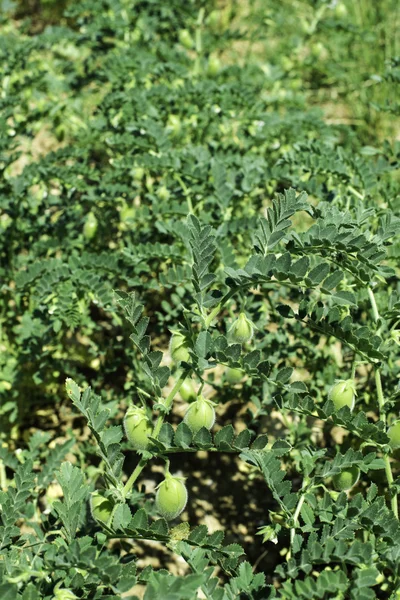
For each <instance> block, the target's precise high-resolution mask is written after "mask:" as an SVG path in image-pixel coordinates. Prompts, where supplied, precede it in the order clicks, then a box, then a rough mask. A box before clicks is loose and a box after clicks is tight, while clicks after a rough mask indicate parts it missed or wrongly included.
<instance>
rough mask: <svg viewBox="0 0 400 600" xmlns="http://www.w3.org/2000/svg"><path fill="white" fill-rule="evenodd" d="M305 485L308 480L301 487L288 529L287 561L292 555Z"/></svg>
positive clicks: (305, 479)
mask: <svg viewBox="0 0 400 600" xmlns="http://www.w3.org/2000/svg"><path fill="white" fill-rule="evenodd" d="M307 484H308V480H307V478H304V480H303V485H302V486H301V490H300V493H301V496H300V499H299V501H298V503H297V506H296V510H295V511H294V514H293V527H291V529H290V548H289V552H288V555H287V560H289V558H290V557H291V554H292V546H293V542H294V536H295V535H296V527H297V526H298V524H299V515H300V511H301V507H302V506H303V504H304V500H305V495H304V491H305V488H306V486H307Z"/></svg>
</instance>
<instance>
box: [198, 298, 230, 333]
mask: <svg viewBox="0 0 400 600" xmlns="http://www.w3.org/2000/svg"><path fill="white" fill-rule="evenodd" d="M235 292H236V290H229V292H228V293H227V294H225V296H224V297H223V298H222V300H221V302H219V303H218V304H217V306H216V307H215V308H213V309H212V311H211V312H210V314H209V315H208V317H206V319H205V320H204V323H205V326H206V328H207V329H208V327H210V325H211V323H212V320H213V319H215V317H216V316H217V314H218V313H219V312H220V310H221V308H222V307H223V305H224V304H225V302H227V301H228V300H229V298H231V297H232V296H233V294H234V293H235Z"/></svg>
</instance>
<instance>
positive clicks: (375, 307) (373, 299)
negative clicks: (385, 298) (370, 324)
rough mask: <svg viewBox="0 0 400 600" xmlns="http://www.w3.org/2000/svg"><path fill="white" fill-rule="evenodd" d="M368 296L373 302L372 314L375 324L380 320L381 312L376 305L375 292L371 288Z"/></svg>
mask: <svg viewBox="0 0 400 600" xmlns="http://www.w3.org/2000/svg"><path fill="white" fill-rule="evenodd" d="M368 296H369V300H370V302H371V308H372V314H373V316H374V321H375V323H377V322H378V321H379V319H380V317H379V311H378V307H377V305H376V300H375V296H374V292H373V291H372V289H371V288H370V287H369V288H368Z"/></svg>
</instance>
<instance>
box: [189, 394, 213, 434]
mask: <svg viewBox="0 0 400 600" xmlns="http://www.w3.org/2000/svg"><path fill="white" fill-rule="evenodd" d="M183 422H184V423H186V425H187V426H188V427H190V429H191V430H192V433H194V434H196V433H197V432H198V431H200V429H201V428H202V427H205V428H206V429H208V430H210V429H211V428H212V426H213V425H214V423H215V410H214V403H213V402H211V400H206V398H204V396H201V395H200V396H198V397H197V400H196V402H193V403H192V404H191V405H190V406H189V408H188V409H187V411H186V414H185V416H184V417H183Z"/></svg>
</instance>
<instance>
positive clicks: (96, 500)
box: [90, 492, 114, 524]
mask: <svg viewBox="0 0 400 600" xmlns="http://www.w3.org/2000/svg"><path fill="white" fill-rule="evenodd" d="M113 508H114V504H113V503H112V502H111V500H110V499H109V498H105V497H104V496H103V494H101V492H92V495H91V497H90V510H91V513H92V517H93V518H94V519H96V521H100V522H101V523H104V524H107V523H108V521H109V519H110V517H111V513H112V511H113Z"/></svg>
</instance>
